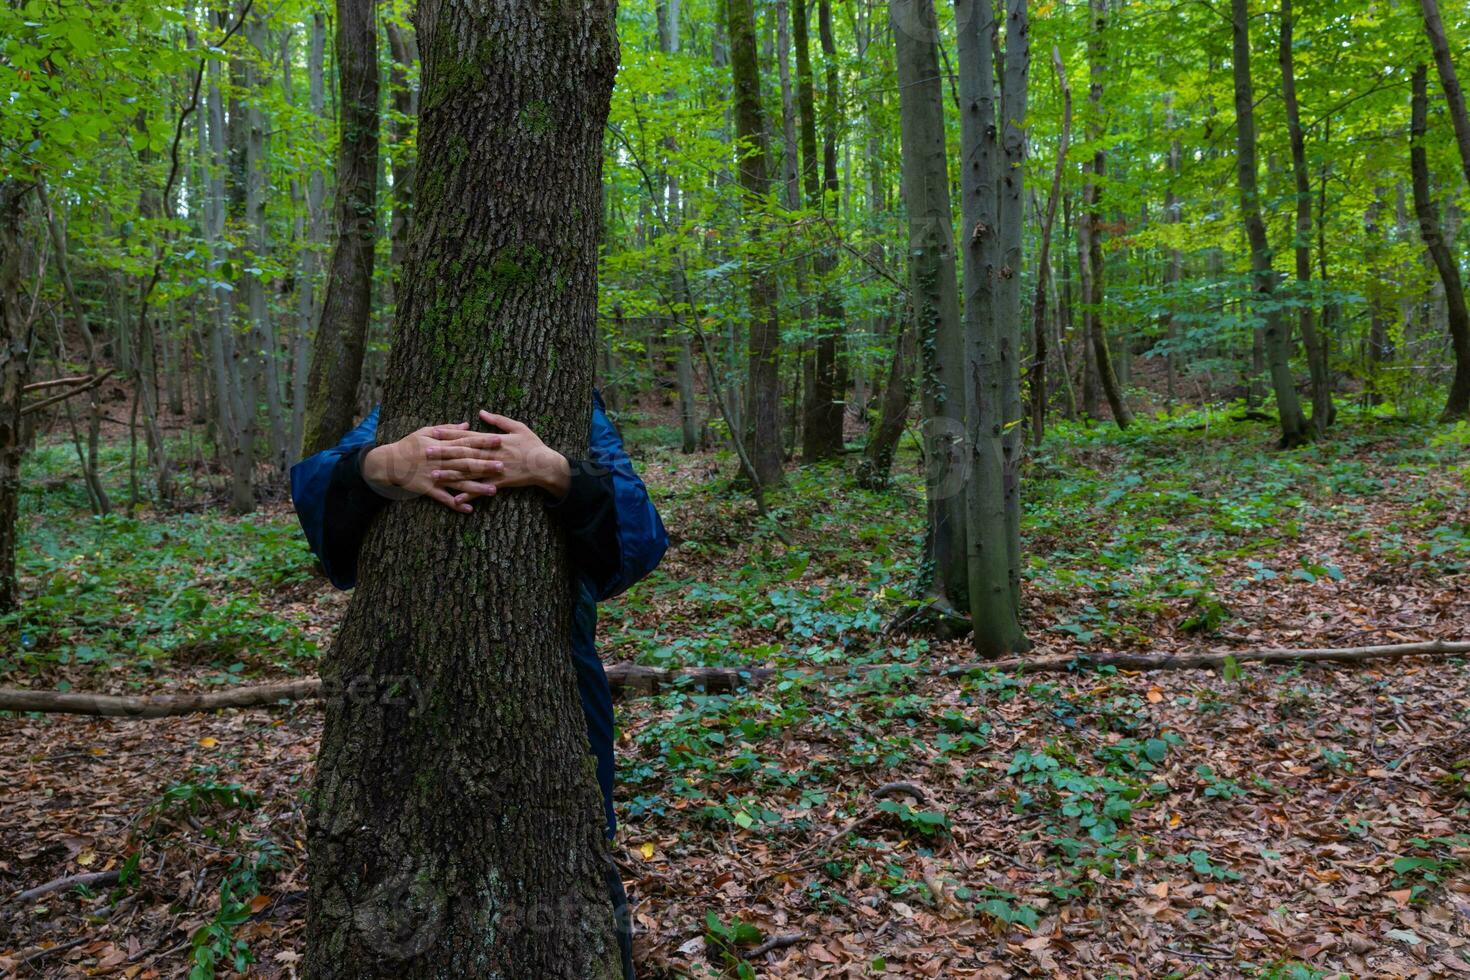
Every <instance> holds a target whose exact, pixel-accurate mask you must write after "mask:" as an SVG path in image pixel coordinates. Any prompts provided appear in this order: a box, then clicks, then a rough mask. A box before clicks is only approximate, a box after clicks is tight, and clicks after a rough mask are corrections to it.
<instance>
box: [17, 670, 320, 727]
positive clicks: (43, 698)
mask: <svg viewBox="0 0 1470 980" xmlns="http://www.w3.org/2000/svg"><path fill="white" fill-rule="evenodd" d="M321 687H322V682H321V681H319V680H317V679H316V678H312V679H310V680H302V681H290V682H288V683H285V684H263V685H260V686H258V687H235V688H229V689H227V690H223V691H211V692H209V693H207V694H151V695H142V696H126V695H117V694H82V693H80V692H77V691H31V690H26V689H23V688H13V687H0V710H3V711H45V712H54V713H59V714H68V715H103V716H106V717H118V718H168V717H171V716H173V715H189V714H195V713H196V712H201V711H214V710H215V709H217V708H255V707H259V706H260V705H265V704H275V703H276V702H278V701H300V700H303V699H305V698H312V697H315V696H316V695H317V694H318V693H319V692H320V691H321Z"/></svg>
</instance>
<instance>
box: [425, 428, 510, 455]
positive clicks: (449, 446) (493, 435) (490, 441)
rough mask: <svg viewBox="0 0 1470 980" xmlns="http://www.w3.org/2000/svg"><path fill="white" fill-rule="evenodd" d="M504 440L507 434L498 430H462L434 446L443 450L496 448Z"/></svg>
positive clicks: (502, 443)
mask: <svg viewBox="0 0 1470 980" xmlns="http://www.w3.org/2000/svg"><path fill="white" fill-rule="evenodd" d="M504 442H505V436H503V435H501V434H500V433H498V432H461V433H459V434H458V435H457V436H455V437H453V438H450V439H444V440H442V441H440V442H439V443H438V444H437V445H435V446H434V447H432V448H434V449H436V450H439V451H441V452H450V451H453V450H459V449H471V450H494V449H499V448H500V447H501V446H502V445H504Z"/></svg>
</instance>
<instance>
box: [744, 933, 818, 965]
mask: <svg viewBox="0 0 1470 980" xmlns="http://www.w3.org/2000/svg"><path fill="white" fill-rule="evenodd" d="M805 938H806V933H803V932H787V933H782V934H780V935H776V936H772V937H771V938H770V939H767V940H766V941H765V942H763V943H761V944H760V945H759V946H755V947H752V948H751V949H748V950H746V951H745V958H746V959H748V960H758V959H760V958H761V957H762V956H765V955H766V954H767V953H770V952H773V951H774V950H778V949H785V948H786V947H788V946H795V945H796V944H797V943H799V942H801V941H802V940H803V939H805Z"/></svg>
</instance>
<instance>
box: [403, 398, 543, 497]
mask: <svg viewBox="0 0 1470 980" xmlns="http://www.w3.org/2000/svg"><path fill="white" fill-rule="evenodd" d="M480 419H481V421H483V422H485V423H486V424H487V425H492V426H494V427H495V428H497V429H499V430H500V431H499V432H469V431H466V430H465V428H459V429H457V431H455V432H453V433H452V434H451V435H450V436H449V437H448V438H446V439H443V440H440V441H438V442H437V443H436V444H435V445H434V446H432V447H430V448H429V453H430V456H429V458H430V459H432V460H433V461H434V463H435V467H434V469H433V470H432V472H431V474H430V475H431V478H432V479H433V480H434V482H435V483H436V484H437V485H439V486H441V487H443V488H445V489H447V490H452V491H454V497H453V506H454V507H455V509H456V510H462V511H468V510H469V505H470V501H472V500H474V499H475V498H476V497H488V496H493V495H494V494H495V493H496V492H497V491H498V490H500V489H502V488H513V487H540V488H541V489H543V490H545V491H546V492H547V493H550V494H551V495H552V496H553V497H557V498H561V497H564V496H566V493H567V489H568V487H570V486H571V478H572V470H571V465H570V464H569V463H568V462H567V458H566V457H565V456H563V455H562V454H561V453H559V452H557V451H556V450H554V449H551V448H548V447H547V445H546V444H545V443H544V442H542V441H541V437H540V436H538V435H536V433H535V432H532V431H531V428H530V426H528V425H526V424H525V423H524V422H518V421H516V420H515V419H512V418H507V417H506V416H504V415H496V414H494V413H493V412H487V411H481V412H480ZM466 428H467V427H466Z"/></svg>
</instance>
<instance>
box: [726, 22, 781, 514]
mask: <svg viewBox="0 0 1470 980" xmlns="http://www.w3.org/2000/svg"><path fill="white" fill-rule="evenodd" d="M725 8H726V17H727V20H728V23H727V25H726V27H727V29H728V30H729V32H730V70H731V73H732V76H733V78H734V82H735V134H736V137H737V138H738V139H739V141H740V145H741V159H740V186H741V187H742V188H743V189H744V191H745V197H744V208H745V215H746V227H747V234H748V236H749V238H750V244H751V247H752V249H754V248H756V247H757V246H758V245H759V244H760V241H761V239H762V237H763V235H762V225H763V224H764V223H765V216H764V214H763V211H762V209H763V207H764V200H765V196H766V191H767V188H768V184H769V179H768V177H767V168H766V158H767V150H766V122H765V112H764V110H763V109H762V108H761V86H760V68H759V66H758V64H757V61H756V44H755V13H754V10H753V6H752V0H725ZM752 264H753V265H754V268H752V270H751V271H750V273H749V276H750V284H749V289H750V317H751V319H750V332H749V337H748V342H747V345H746V355H747V360H748V364H749V367H748V372H749V380H748V383H747V387H746V391H745V397H746V401H745V424H746V431H747V433H748V436H747V439H746V446H747V447H748V448H749V451H750V457H751V462H752V464H753V465H754V468H755V475H756V478H757V479H758V480H759V481H760V482H761V483H762V484H764V485H766V486H770V485H772V484H776V483H780V482H781V480H782V478H783V472H782V451H781V401H780V377H779V372H778V370H777V369H778V367H779V363H780V362H779V356H780V342H781V325H780V321H779V320H778V318H777V315H776V279H775V276H774V275H773V274H772V272H771V270H770V269H769V268H766V267H765V265H764V263H760V262H757V263H752Z"/></svg>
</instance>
